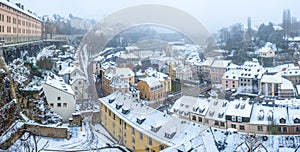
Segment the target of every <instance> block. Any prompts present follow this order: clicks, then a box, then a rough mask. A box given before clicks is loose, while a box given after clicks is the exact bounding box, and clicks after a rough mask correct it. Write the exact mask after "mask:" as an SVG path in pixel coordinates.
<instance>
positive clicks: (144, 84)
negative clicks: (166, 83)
mask: <svg viewBox="0 0 300 152" xmlns="http://www.w3.org/2000/svg"><path fill="white" fill-rule="evenodd" d="M137 88H138V89H139V90H140V97H141V98H142V99H147V100H150V101H154V100H158V99H160V98H162V97H164V94H163V92H164V89H163V85H162V84H161V83H160V81H159V80H158V79H156V78H154V77H147V78H144V79H140V80H139V82H138V83H137Z"/></svg>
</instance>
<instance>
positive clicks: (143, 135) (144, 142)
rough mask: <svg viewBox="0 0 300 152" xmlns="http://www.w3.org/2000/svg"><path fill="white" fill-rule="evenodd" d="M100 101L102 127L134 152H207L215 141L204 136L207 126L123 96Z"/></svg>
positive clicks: (108, 97) (113, 95)
mask: <svg viewBox="0 0 300 152" xmlns="http://www.w3.org/2000/svg"><path fill="white" fill-rule="evenodd" d="M99 101H100V102H101V111H102V114H101V123H102V124H103V126H104V127H105V128H106V129H107V130H108V132H109V133H110V134H111V135H112V136H113V137H114V138H115V139H116V140H117V141H119V143H121V144H123V145H125V146H126V147H127V148H129V149H130V150H132V151H143V152H144V151H149V152H158V151H189V150H192V149H202V150H203V149H205V146H207V143H210V142H213V141H210V140H211V139H212V138H207V139H205V140H204V139H203V138H205V135H201V132H202V131H204V130H205V129H206V127H205V126H202V125H196V124H195V123H191V122H188V121H186V120H183V119H180V118H176V117H172V116H170V115H168V114H165V113H162V112H160V111H157V110H155V109H153V108H150V107H148V106H145V105H143V104H142V103H139V102H136V101H135V100H133V99H132V98H131V97H129V96H125V95H124V94H122V93H121V92H114V93H113V94H111V95H109V96H107V97H104V98H100V99H99ZM210 147H212V148H213V146H210ZM212 150H213V151H217V149H212Z"/></svg>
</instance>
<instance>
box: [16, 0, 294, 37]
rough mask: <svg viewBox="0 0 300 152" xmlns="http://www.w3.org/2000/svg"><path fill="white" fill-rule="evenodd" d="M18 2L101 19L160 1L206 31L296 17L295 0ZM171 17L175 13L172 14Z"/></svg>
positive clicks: (47, 10) (45, 10)
mask: <svg viewBox="0 0 300 152" xmlns="http://www.w3.org/2000/svg"><path fill="white" fill-rule="evenodd" d="M11 1H12V2H21V3H22V4H24V5H25V9H26V10H27V9H30V10H32V11H33V12H35V13H37V14H38V15H39V16H42V15H52V14H54V13H57V14H59V15H61V16H65V17H67V16H68V15H69V14H70V13H72V14H73V15H74V16H77V17H83V18H89V19H96V20H97V21H99V20H101V19H102V18H103V17H105V16H108V15H109V14H111V13H113V12H115V11H117V10H120V9H122V8H126V7H130V6H135V5H139V4H162V5H169V6H173V7H176V8H178V9H181V10H183V11H185V12H187V13H189V14H190V15H192V16H194V17H195V18H197V19H198V20H199V21H200V22H201V23H202V24H203V25H204V26H205V27H206V28H207V29H208V31H210V32H216V31H218V30H219V29H220V28H222V27H226V26H229V25H232V24H234V23H242V24H244V25H246V23H247V18H248V17H251V19H252V26H255V25H257V26H258V25H260V24H261V23H268V22H269V21H271V22H273V23H280V22H281V21H282V12H283V10H284V9H290V10H291V15H292V16H294V17H296V18H297V19H298V20H299V19H300V9H299V8H300V1H299V0H23V1H20V0H11ZM174 17H175V16H174Z"/></svg>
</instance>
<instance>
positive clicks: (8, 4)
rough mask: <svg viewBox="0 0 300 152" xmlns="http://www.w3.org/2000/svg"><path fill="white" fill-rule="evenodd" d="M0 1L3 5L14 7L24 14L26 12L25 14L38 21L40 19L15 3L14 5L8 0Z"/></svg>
mask: <svg viewBox="0 0 300 152" xmlns="http://www.w3.org/2000/svg"><path fill="white" fill-rule="evenodd" d="M0 2H1V3H2V4H5V5H7V6H9V7H11V8H13V9H16V10H18V11H19V12H22V13H24V14H26V15H28V16H30V17H32V18H34V19H36V20H38V21H41V19H40V18H39V17H38V16H37V15H35V14H33V13H30V12H29V11H30V10H28V11H26V10H24V9H22V8H19V7H18V6H17V5H15V4H13V3H11V2H9V1H8V0H0ZM23 7H24V6H23Z"/></svg>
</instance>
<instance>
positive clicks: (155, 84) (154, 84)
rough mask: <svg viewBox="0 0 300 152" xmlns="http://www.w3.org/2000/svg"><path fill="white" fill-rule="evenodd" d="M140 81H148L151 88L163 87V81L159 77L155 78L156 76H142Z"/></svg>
mask: <svg viewBox="0 0 300 152" xmlns="http://www.w3.org/2000/svg"><path fill="white" fill-rule="evenodd" d="M139 80H140V81H144V82H146V83H147V84H148V85H149V87H150V88H155V87H159V88H160V87H161V85H162V84H161V83H160V81H159V79H158V78H155V77H146V78H142V79H139Z"/></svg>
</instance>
